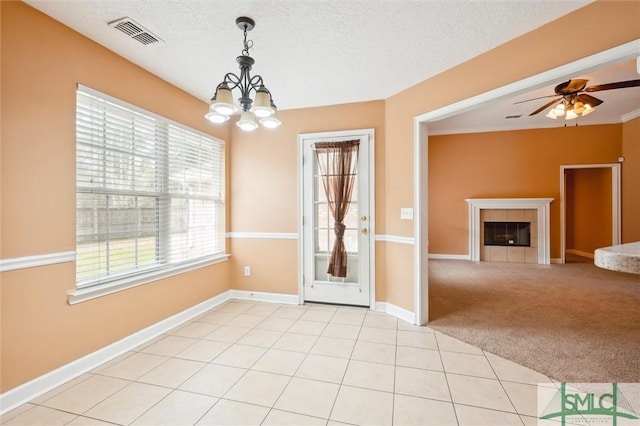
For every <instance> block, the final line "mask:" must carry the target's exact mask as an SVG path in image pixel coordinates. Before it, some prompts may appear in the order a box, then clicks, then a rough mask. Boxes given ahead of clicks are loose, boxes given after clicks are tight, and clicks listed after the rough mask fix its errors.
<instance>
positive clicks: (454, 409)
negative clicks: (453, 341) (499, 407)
mask: <svg viewBox="0 0 640 426" xmlns="http://www.w3.org/2000/svg"><path fill="white" fill-rule="evenodd" d="M433 338H434V340H435V341H436V348H437V349H438V358H440V364H441V365H442V374H443V375H444V380H445V383H446V384H447V391H449V399H451V407H452V408H453V415H454V416H455V418H456V423H457V424H458V425H459V424H460V418H459V417H458V410H457V409H456V404H455V403H454V401H453V394H452V393H451V385H449V377H448V376H447V371H446V369H445V368H444V360H443V359H442V353H441V352H440V342H439V341H438V335H437V334H436V333H435V331H434V333H433Z"/></svg>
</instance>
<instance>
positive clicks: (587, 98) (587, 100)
mask: <svg viewBox="0 0 640 426" xmlns="http://www.w3.org/2000/svg"><path fill="white" fill-rule="evenodd" d="M576 99H577V100H579V101H580V102H582V103H583V104H589V105H591V107H592V108H595V107H597V106H598V105H600V104H601V103H602V102H604V101H601V100H600V99H598V98H594V97H593V96H591V95H587V94H586V93H580V94H579V95H578V96H576Z"/></svg>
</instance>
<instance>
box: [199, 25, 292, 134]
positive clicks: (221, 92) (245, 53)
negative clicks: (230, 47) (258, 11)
mask: <svg viewBox="0 0 640 426" xmlns="http://www.w3.org/2000/svg"><path fill="white" fill-rule="evenodd" d="M236 25H237V26H238V28H240V29H241V30H242V31H243V32H244V49H242V55H240V56H238V57H237V58H236V62H237V63H238V65H239V66H240V76H237V75H236V74H234V73H231V72H230V73H227V74H226V75H225V76H224V79H223V80H222V83H220V84H218V87H216V93H215V95H213V98H211V105H210V106H209V112H208V113H207V114H206V115H205V118H207V119H208V120H209V121H211V122H212V123H224V122H225V121H227V120H229V117H230V116H231V115H232V114H234V113H236V112H238V111H239V110H241V113H240V120H238V122H237V123H236V125H237V126H238V127H240V128H241V129H242V130H245V131H248V132H251V131H253V130H255V129H257V128H258V122H260V124H262V125H263V126H264V127H267V128H269V129H273V128H276V127H278V126H279V125H280V124H282V123H281V122H280V120H278V119H277V118H276V112H277V108H276V105H275V104H274V103H273V99H272V98H271V92H269V90H268V89H267V88H266V87H265V86H264V82H263V81H262V77H261V76H259V75H254V76H251V67H252V66H253V64H254V63H255V60H254V59H253V58H252V57H251V56H249V49H251V48H252V47H253V41H252V40H247V32H249V31H251V30H252V29H253V28H254V27H255V26H256V23H255V21H254V20H253V19H251V18H247V17H246V16H241V17H239V18H237V19H236ZM235 88H238V89H239V90H240V97H239V98H238V104H239V105H240V108H238V106H237V105H236V103H235V102H234V100H233V94H232V92H231V91H232V90H233V89H235ZM252 92H255V96H254V99H251V93H252Z"/></svg>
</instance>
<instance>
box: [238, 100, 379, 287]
mask: <svg viewBox="0 0 640 426" xmlns="http://www.w3.org/2000/svg"><path fill="white" fill-rule="evenodd" d="M278 115H279V117H280V120H281V121H282V123H283V124H282V126H280V127H279V128H277V129H274V130H269V129H263V128H260V129H259V130H256V131H255V132H253V133H245V132H242V131H240V130H238V129H237V128H236V126H232V129H233V130H232V143H231V144H230V149H231V153H230V157H231V160H230V162H231V182H232V188H231V200H230V204H231V217H230V228H231V230H232V231H233V232H261V233H262V232H266V233H296V234H297V232H298V210H299V206H298V185H299V178H298V135H299V134H301V133H316V132H330V131H339V130H354V129H368V128H373V129H374V130H375V167H376V171H375V179H376V188H375V193H376V232H377V233H382V232H381V228H382V229H384V222H383V220H382V219H381V217H380V210H381V206H383V204H382V202H381V199H383V196H384V186H383V183H384V174H383V171H384V163H385V155H384V150H385V137H384V135H385V132H384V102H383V101H372V102H361V103H355V104H345V105H334V106H329V107H320V108H306V109H298V110H289V111H281V112H279V113H278ZM230 246H231V252H232V254H233V256H232V258H231V277H232V281H231V285H232V288H234V289H252V290H257V289H258V287H259V289H260V290H261V291H268V292H277V293H288V294H297V293H298V269H297V268H298V265H297V263H298V255H297V241H291V240H288V241H287V240H284V241H283V240H278V239H234V238H232V239H231V242H230ZM283 265H286V267H287V268H291V269H287V270H286V271H283ZM244 266H251V267H252V271H255V273H256V274H260V275H259V276H261V277H264V278H265V281H264V282H262V281H260V282H259V283H258V280H256V279H255V277H254V276H252V277H251V278H250V279H246V277H244V276H243V268H244ZM377 266H378V267H380V266H381V265H377ZM256 283H257V284H256ZM256 286H258V287H256ZM384 286H385V281H384V280H377V282H376V292H380V293H383V292H384Z"/></svg>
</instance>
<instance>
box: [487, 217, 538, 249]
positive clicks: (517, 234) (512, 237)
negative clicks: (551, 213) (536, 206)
mask: <svg viewBox="0 0 640 426" xmlns="http://www.w3.org/2000/svg"><path fill="white" fill-rule="evenodd" d="M483 223H484V245H485V246H512V247H531V222H483Z"/></svg>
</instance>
